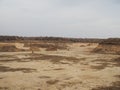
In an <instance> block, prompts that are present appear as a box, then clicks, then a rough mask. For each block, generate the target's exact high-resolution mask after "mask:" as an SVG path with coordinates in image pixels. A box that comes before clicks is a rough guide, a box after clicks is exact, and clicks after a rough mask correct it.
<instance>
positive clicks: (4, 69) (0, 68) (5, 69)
mask: <svg viewBox="0 0 120 90" xmlns="http://www.w3.org/2000/svg"><path fill="white" fill-rule="evenodd" d="M16 71H21V72H23V73H31V72H35V71H36V69H31V68H11V67H7V66H0V72H16Z"/></svg>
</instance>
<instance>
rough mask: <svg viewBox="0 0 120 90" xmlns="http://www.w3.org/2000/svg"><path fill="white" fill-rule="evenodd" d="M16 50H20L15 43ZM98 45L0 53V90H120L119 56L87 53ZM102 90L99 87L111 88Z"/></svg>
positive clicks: (76, 45) (78, 44)
mask: <svg viewBox="0 0 120 90" xmlns="http://www.w3.org/2000/svg"><path fill="white" fill-rule="evenodd" d="M16 45H17V47H19V48H20V47H23V45H22V46H19V45H18V44H16ZM96 46H97V44H91V45H89V44H83V43H75V44H70V45H69V50H57V51H45V50H44V49H41V51H40V52H35V53H34V54H31V52H0V90H120V87H119V85H120V83H119V85H118V86H113V83H115V82H120V63H119V62H118V61H116V60H115V59H116V58H118V57H120V56H119V55H111V54H96V53H91V52H90V51H91V50H92V49H93V48H95V47H96ZM110 86H113V87H112V88H115V89H110V88H109V89H105V88H102V89H100V87H110Z"/></svg>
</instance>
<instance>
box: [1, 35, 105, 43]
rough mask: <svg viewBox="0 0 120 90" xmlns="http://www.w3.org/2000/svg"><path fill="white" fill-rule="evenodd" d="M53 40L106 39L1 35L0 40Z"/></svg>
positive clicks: (94, 41) (94, 39) (95, 41)
mask: <svg viewBox="0 0 120 90" xmlns="http://www.w3.org/2000/svg"><path fill="white" fill-rule="evenodd" d="M23 40H24V41H29V40H33V41H53V42H83V43H86V42H87V43H99V42H101V41H103V40H104V39H97V38H65V37H20V36H0V42H11V41H23Z"/></svg>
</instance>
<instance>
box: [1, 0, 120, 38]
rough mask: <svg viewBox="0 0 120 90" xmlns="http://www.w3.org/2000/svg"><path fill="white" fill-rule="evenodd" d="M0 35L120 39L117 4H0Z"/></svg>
mask: <svg viewBox="0 0 120 90" xmlns="http://www.w3.org/2000/svg"><path fill="white" fill-rule="evenodd" d="M0 35H19V36H58V37H82V38H109V37H120V0H0Z"/></svg>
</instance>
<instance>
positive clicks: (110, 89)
mask: <svg viewBox="0 0 120 90" xmlns="http://www.w3.org/2000/svg"><path fill="white" fill-rule="evenodd" d="M92 90H120V81H117V82H113V83H112V85H111V86H101V87H97V88H93V89H92Z"/></svg>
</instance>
